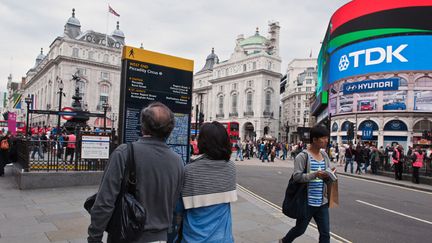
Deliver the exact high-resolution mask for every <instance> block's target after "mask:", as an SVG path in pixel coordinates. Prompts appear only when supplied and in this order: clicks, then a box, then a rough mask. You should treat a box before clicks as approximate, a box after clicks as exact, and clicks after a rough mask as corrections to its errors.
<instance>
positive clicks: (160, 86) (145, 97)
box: [119, 46, 193, 163]
mask: <svg viewBox="0 0 432 243" xmlns="http://www.w3.org/2000/svg"><path fill="white" fill-rule="evenodd" d="M192 78H193V61H192V60H188V59H183V58H180V57H174V56H170V55H166V54H161V53H156V52H152V51H147V50H143V49H140V48H134V47H130V46H125V47H124V48H123V58H122V80H121V94H120V106H119V107H120V113H119V114H120V116H119V117H120V120H119V135H120V141H121V142H123V143H126V142H132V141H135V140H137V139H138V138H139V136H141V131H140V128H141V126H140V122H139V120H140V119H139V114H140V111H141V109H142V108H143V107H145V106H147V105H148V104H150V103H152V102H156V101H158V102H161V103H163V104H165V105H166V106H168V107H169V108H170V109H171V110H172V111H173V112H174V114H175V128H174V130H173V132H172V133H171V136H170V137H169V138H168V139H167V144H168V146H170V147H171V148H172V149H173V150H174V151H175V152H177V153H178V154H179V155H180V156H181V157H182V159H183V161H184V162H185V163H186V162H188V160H189V135H190V129H189V128H190V121H191V109H192V103H191V102H192Z"/></svg>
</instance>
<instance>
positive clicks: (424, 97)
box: [414, 90, 432, 111]
mask: <svg viewBox="0 0 432 243" xmlns="http://www.w3.org/2000/svg"><path fill="white" fill-rule="evenodd" d="M414 110H416V111H432V91H431V90H418V91H417V90H416V91H414Z"/></svg>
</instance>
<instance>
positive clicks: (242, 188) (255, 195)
mask: <svg viewBox="0 0 432 243" xmlns="http://www.w3.org/2000/svg"><path fill="white" fill-rule="evenodd" d="M237 188H238V189H239V190H241V191H243V192H245V193H246V194H248V195H249V196H251V197H253V198H255V199H257V200H260V201H261V202H263V203H264V204H267V205H268V206H270V207H271V208H273V209H276V210H277V211H278V212H282V208H281V207H279V206H278V205H276V204H274V203H272V202H270V201H269V200H267V199H265V198H263V197H261V196H259V195H257V194H255V193H254V192H252V191H250V190H248V189H246V188H245V187H243V186H241V185H239V184H237ZM309 225H310V226H312V228H314V229H316V230H318V226H317V225H316V224H314V223H309ZM330 235H331V236H332V237H333V238H334V239H336V240H340V241H342V242H346V243H352V241H349V240H347V239H345V238H343V237H342V236H339V235H337V234H335V233H332V232H330Z"/></svg>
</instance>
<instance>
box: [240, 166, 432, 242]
mask: <svg viewBox="0 0 432 243" xmlns="http://www.w3.org/2000/svg"><path fill="white" fill-rule="evenodd" d="M291 173H292V169H291V168H284V167H262V166H251V165H239V166H237V182H238V184H240V185H241V186H243V187H245V188H247V189H249V190H250V191H252V192H254V193H256V194H257V195H259V196H261V197H263V198H265V199H267V200H269V201H271V202H273V203H274V204H276V205H279V206H281V205H282V201H283V197H284V194H285V189H286V186H287V184H288V180H289V177H290V176H291ZM339 204H340V205H339V207H338V208H334V209H330V224H331V226H330V230H331V232H333V233H335V234H337V235H339V236H341V237H343V238H345V239H347V240H349V241H351V242H409V243H414V242H432V193H424V192H419V191H414V190H410V189H405V188H401V187H395V186H391V185H386V184H384V185H383V184H379V183H375V182H372V181H366V180H361V179H355V178H351V177H346V176H339ZM287 231H288V229H287Z"/></svg>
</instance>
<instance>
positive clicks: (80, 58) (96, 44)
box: [23, 9, 125, 127]
mask: <svg viewBox="0 0 432 243" xmlns="http://www.w3.org/2000/svg"><path fill="white" fill-rule="evenodd" d="M124 44H125V35H124V33H123V32H122V31H121V30H120V28H119V22H117V26H116V28H115V29H114V31H113V32H112V34H111V35H107V34H102V33H99V32H96V31H93V30H87V31H82V30H81V23H80V21H79V20H78V18H76V17H75V9H73V10H72V16H71V17H70V18H69V19H68V20H67V22H66V24H65V27H64V32H63V34H62V35H61V36H59V37H57V38H56V39H54V41H53V42H52V43H51V45H50V46H49V50H48V52H47V54H46V55H45V54H44V52H43V50H42V49H41V52H40V54H39V55H38V56H37V58H36V62H35V65H34V67H32V68H30V70H29V71H28V72H27V75H26V83H25V85H24V87H23V88H24V92H23V93H24V94H23V97H27V96H31V97H33V104H32V107H33V109H38V110H58V109H59V84H60V82H62V83H63V85H64V88H63V92H64V94H65V96H64V97H63V98H62V104H61V106H62V107H70V106H71V104H72V101H73V100H72V96H73V95H74V92H75V87H76V86H78V87H79V88H80V94H81V97H82V100H81V104H82V107H83V110H88V111H90V112H95V113H97V112H100V113H103V108H102V104H103V103H104V102H107V103H108V104H109V105H110V108H109V109H108V113H107V127H115V126H116V125H117V123H116V117H117V115H118V109H119V107H118V106H119V95H118V91H119V89H120V72H121V51H122V47H123V45H124ZM72 75H78V76H79V77H80V81H79V82H75V81H73V80H72ZM23 101H24V98H23ZM24 105H25V104H24ZM102 120H103V119H101V118H99V119H98V118H94V117H93V118H90V120H89V121H88V125H89V126H90V127H103V121H102ZM30 124H31V125H32V126H43V125H51V126H52V125H56V124H57V116H47V115H37V114H33V115H32V119H31V121H30Z"/></svg>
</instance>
